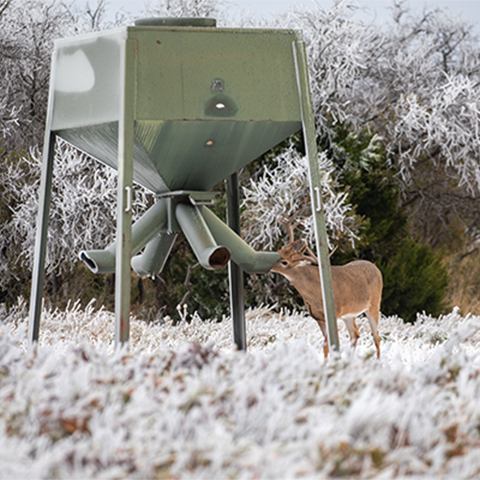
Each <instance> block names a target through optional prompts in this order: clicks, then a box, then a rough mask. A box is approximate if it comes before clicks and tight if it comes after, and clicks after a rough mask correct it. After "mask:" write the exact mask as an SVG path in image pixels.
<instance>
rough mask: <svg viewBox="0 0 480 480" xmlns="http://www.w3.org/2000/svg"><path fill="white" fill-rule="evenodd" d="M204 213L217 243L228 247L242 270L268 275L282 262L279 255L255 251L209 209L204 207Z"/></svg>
mask: <svg viewBox="0 0 480 480" xmlns="http://www.w3.org/2000/svg"><path fill="white" fill-rule="evenodd" d="M202 213H203V218H204V219H205V222H206V223H207V225H208V228H209V229H210V231H211V232H212V235H213V237H214V238H215V240H216V241H217V243H219V244H221V245H227V246H228V248H229V249H230V250H231V252H232V260H233V261H234V262H235V263H236V264H237V265H238V266H239V267H240V268H241V269H242V270H244V271H246V272H248V273H268V272H269V271H270V270H271V268H272V267H273V265H274V264H275V263H276V262H277V261H278V260H280V254H279V253H276V252H257V251H255V250H254V249H253V248H252V247H250V246H249V245H248V244H247V243H246V242H245V241H244V240H242V238H241V237H240V236H239V235H237V234H236V233H235V232H234V231H233V230H232V229H231V228H229V227H228V226H227V225H225V223H223V222H222V221H221V220H220V219H219V218H218V217H217V216H216V215H215V214H214V213H213V212H212V211H211V210H209V209H208V208H207V207H203V211H202Z"/></svg>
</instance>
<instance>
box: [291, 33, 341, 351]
mask: <svg viewBox="0 0 480 480" xmlns="http://www.w3.org/2000/svg"><path fill="white" fill-rule="evenodd" d="M293 53H294V57H295V68H296V71H297V83H298V91H299V96H300V106H301V114H302V125H303V135H304V139H305V146H306V150H307V157H308V165H309V181H310V198H311V201H312V212H313V219H314V224H315V233H316V235H315V237H316V244H317V245H316V246H317V254H318V259H319V261H320V265H319V273H320V283H321V285H322V295H323V306H324V310H325V319H326V322H327V333H328V345H329V346H330V348H331V349H332V350H337V351H338V350H339V340H338V329H337V321H336V310H335V301H334V297H333V288H332V273H331V270H330V260H329V258H328V243H327V230H326V226H325V215H324V212H323V205H322V198H321V194H320V192H321V181H320V172H319V170H318V152H317V142H316V135H315V121H314V118H313V108H312V101H311V98H310V86H309V82H308V69H307V61H306V54H305V44H304V43H303V42H301V41H298V42H294V44H293Z"/></svg>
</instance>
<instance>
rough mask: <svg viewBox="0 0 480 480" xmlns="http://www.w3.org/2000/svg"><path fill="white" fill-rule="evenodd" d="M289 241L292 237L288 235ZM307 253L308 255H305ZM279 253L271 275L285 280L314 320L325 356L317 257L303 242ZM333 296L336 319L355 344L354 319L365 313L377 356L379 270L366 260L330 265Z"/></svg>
mask: <svg viewBox="0 0 480 480" xmlns="http://www.w3.org/2000/svg"><path fill="white" fill-rule="evenodd" d="M291 240H292V235H291ZM306 250H307V251H308V252H309V253H310V255H306V254H305V253H304V252H305V251H306ZM278 253H280V255H281V259H280V260H278V261H277V263H275V265H274V266H273V267H272V271H273V272H277V273H280V274H281V275H283V276H284V277H286V278H287V279H288V280H289V281H290V282H291V283H292V284H293V286H294V287H295V288H296V289H297V290H298V292H299V293H300V295H301V296H302V298H303V300H304V302H305V305H306V307H307V309H308V312H309V314H310V315H311V316H312V317H313V318H314V319H315V320H316V321H317V323H318V325H319V326H320V328H321V330H322V332H323V335H324V337H325V346H324V354H325V356H327V355H328V345H327V342H326V340H327V332H326V325H325V314H324V310H323V299H322V291H321V288H320V277H319V270H318V266H317V265H314V262H316V258H315V257H314V256H312V255H313V254H311V252H310V250H308V247H307V244H306V243H305V242H304V241H303V240H297V241H295V242H292V241H291V242H290V243H289V244H288V245H287V246H286V247H285V248H283V249H282V250H280V251H279V252H278ZM331 271H332V283H333V296H334V299H335V309H336V318H337V320H338V319H339V318H341V319H342V320H343V321H344V322H345V325H346V326H347V329H348V333H349V335H350V338H351V340H352V342H353V344H354V345H356V344H357V340H358V337H359V334H358V328H357V326H356V324H355V319H356V318H357V317H358V316H359V315H360V314H362V313H365V314H366V316H367V318H368V321H369V324H370V328H371V330H372V335H373V340H374V342H375V347H376V349H377V356H380V339H379V335H378V319H379V313H380V301H381V298H382V288H383V280H382V274H381V272H380V270H379V269H378V268H377V267H376V266H375V265H374V264H373V263H371V262H368V261H366V260H355V261H353V262H350V263H347V264H346V265H342V266H332V267H331Z"/></svg>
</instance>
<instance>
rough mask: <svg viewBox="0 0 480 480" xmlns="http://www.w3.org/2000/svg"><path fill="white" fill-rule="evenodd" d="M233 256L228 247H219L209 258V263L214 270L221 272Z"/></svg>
mask: <svg viewBox="0 0 480 480" xmlns="http://www.w3.org/2000/svg"><path fill="white" fill-rule="evenodd" d="M231 256H232V254H231V252H230V250H229V249H228V248H227V247H217V248H215V250H214V251H213V252H212V253H211V255H210V256H209V258H208V263H209V264H210V267H212V268H213V269H214V270H220V269H221V268H223V267H224V266H225V265H226V264H227V263H228V262H229V261H230V257H231Z"/></svg>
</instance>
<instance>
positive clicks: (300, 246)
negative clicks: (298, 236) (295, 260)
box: [290, 240, 305, 253]
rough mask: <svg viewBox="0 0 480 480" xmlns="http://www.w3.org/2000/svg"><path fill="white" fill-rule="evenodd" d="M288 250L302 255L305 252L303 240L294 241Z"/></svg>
mask: <svg viewBox="0 0 480 480" xmlns="http://www.w3.org/2000/svg"><path fill="white" fill-rule="evenodd" d="M290 248H291V250H292V251H293V252H295V253H303V251H304V250H305V242H304V241H303V240H296V241H295V242H293V243H292V244H291V245H290Z"/></svg>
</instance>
